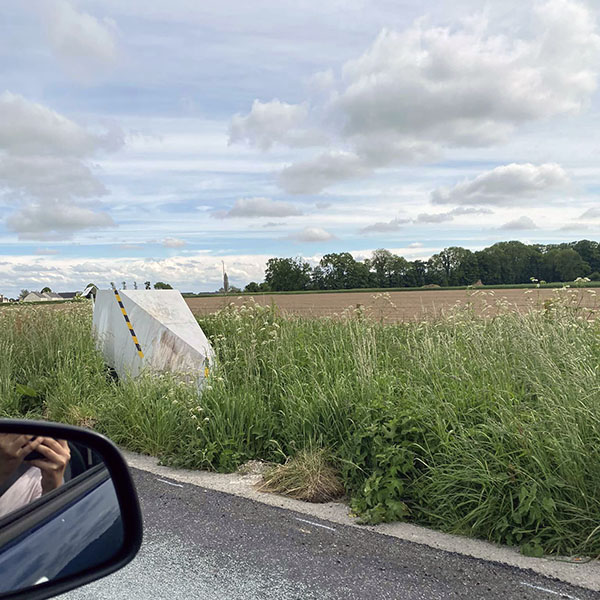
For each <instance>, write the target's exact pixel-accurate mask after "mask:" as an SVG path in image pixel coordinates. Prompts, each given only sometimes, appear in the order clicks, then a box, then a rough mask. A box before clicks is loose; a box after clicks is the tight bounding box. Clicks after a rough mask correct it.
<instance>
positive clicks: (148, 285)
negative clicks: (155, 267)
mask: <svg viewBox="0 0 600 600" xmlns="http://www.w3.org/2000/svg"><path fill="white" fill-rule="evenodd" d="M151 285H152V284H151V283H150V282H149V281H144V289H145V290H149V289H150V286H151Z"/></svg>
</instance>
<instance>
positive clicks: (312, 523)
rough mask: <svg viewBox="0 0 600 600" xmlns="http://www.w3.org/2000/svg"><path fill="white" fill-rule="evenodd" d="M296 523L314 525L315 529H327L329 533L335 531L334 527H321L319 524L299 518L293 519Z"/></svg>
mask: <svg viewBox="0 0 600 600" xmlns="http://www.w3.org/2000/svg"><path fill="white" fill-rule="evenodd" d="M295 519H296V521H302V522H303V523H308V524H309V525H314V526H315V527H322V528H323V529H329V530H331V531H335V527H329V526H327V525H321V523H315V522H313V521H307V520H306V519H300V518H299V517H295Z"/></svg>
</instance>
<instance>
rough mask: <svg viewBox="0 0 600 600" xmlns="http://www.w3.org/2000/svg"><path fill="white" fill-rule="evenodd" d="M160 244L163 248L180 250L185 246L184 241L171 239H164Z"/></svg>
mask: <svg viewBox="0 0 600 600" xmlns="http://www.w3.org/2000/svg"><path fill="white" fill-rule="evenodd" d="M161 243H162V245H163V246H164V247H165V248H182V247H183V246H185V245H186V242H185V241H184V240H180V239H179V238H172V237H168V238H165V239H164V240H163V241H162V242H161Z"/></svg>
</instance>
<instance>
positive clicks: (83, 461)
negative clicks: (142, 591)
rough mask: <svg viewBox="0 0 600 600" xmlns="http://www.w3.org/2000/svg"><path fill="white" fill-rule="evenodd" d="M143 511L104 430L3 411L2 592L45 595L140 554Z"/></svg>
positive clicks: (6, 598)
mask: <svg viewBox="0 0 600 600" xmlns="http://www.w3.org/2000/svg"><path fill="white" fill-rule="evenodd" d="M141 542H142V516H141V511H140V506H139V501H138V497H137V493H136V491H135V487H134V484H133V481H132V479H131V475H130V473H129V470H128V468H127V465H126V463H125V460H124V458H123V456H122V455H121V453H120V452H119V450H118V448H117V447H116V446H115V445H114V444H113V443H112V442H111V441H110V440H108V439H107V438H105V437H103V436H101V435H99V434H97V433H94V432H92V431H88V430H86V429H82V428H80V427H72V426H68V425H61V424H57V423H49V422H44V421H27V420H12V419H0V600H20V599H23V600H25V599H27V600H43V599H45V598H50V597H52V596H56V595H58V594H62V593H64V592H67V591H68V590H71V589H73V588H76V587H80V586H82V585H84V584H86V583H89V582H91V581H94V580H96V579H99V578H101V577H104V576H106V575H109V574H110V573H113V572H114V571H116V570H118V569H120V568H122V567H123V566H125V565H126V564H127V563H128V562H130V561H131V560H132V559H133V557H134V556H135V555H136V554H137V552H138V550H139V548H140V545H141Z"/></svg>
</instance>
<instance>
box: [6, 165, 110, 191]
mask: <svg viewBox="0 0 600 600" xmlns="http://www.w3.org/2000/svg"><path fill="white" fill-rule="evenodd" d="M2 188H4V190H6V191H8V192H9V193H10V194H12V195H13V196H15V197H33V198H38V199H49V200H59V199H71V198H92V197H97V196H102V195H104V194H107V193H108V190H107V189H106V188H105V187H104V185H103V184H102V183H101V182H100V181H98V179H96V177H95V176H94V174H93V173H92V171H91V169H90V168H89V167H88V166H87V165H86V164H85V163H84V162H82V161H80V160H78V159H75V158H62V157H55V156H6V157H5V158H0V189H2Z"/></svg>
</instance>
